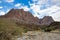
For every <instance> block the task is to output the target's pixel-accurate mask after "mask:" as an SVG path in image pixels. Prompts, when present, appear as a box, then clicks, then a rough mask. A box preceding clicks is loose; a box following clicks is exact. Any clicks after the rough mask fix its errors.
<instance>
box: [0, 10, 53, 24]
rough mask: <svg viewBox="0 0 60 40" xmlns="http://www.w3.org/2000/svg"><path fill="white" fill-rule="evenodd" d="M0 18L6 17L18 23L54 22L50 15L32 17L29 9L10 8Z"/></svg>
mask: <svg viewBox="0 0 60 40" xmlns="http://www.w3.org/2000/svg"><path fill="white" fill-rule="evenodd" d="M0 18H8V19H11V20H14V21H18V22H20V23H26V24H36V25H49V24H50V23H52V22H54V20H53V19H52V17H50V16H45V17H44V18H42V19H39V18H37V17H34V16H33V15H32V14H31V13H30V12H29V11H24V10H23V9H11V10H10V11H9V12H8V13H7V14H5V15H3V16H0Z"/></svg>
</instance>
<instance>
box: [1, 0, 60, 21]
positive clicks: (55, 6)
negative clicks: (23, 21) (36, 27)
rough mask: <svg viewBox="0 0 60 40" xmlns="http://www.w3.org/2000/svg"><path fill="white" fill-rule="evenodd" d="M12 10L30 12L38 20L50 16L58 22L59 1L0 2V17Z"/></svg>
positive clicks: (14, 0)
mask: <svg viewBox="0 0 60 40" xmlns="http://www.w3.org/2000/svg"><path fill="white" fill-rule="evenodd" d="M12 8H15V9H24V11H30V12H31V13H32V14H33V15H34V16H35V17H38V18H43V17H44V16H52V17H53V19H54V20H55V21H60V0H0V15H4V14H5V13H7V12H8V11H9V10H10V9H12Z"/></svg>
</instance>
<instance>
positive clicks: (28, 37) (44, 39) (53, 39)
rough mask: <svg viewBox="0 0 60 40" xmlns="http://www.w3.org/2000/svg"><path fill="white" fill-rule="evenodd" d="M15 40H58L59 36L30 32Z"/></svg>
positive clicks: (57, 34)
mask: <svg viewBox="0 0 60 40" xmlns="http://www.w3.org/2000/svg"><path fill="white" fill-rule="evenodd" d="M15 40H60V34H59V33H48V32H35V31H33V32H31V31H30V32H27V33H23V36H22V37H18V38H16V39H15Z"/></svg>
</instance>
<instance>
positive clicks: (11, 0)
mask: <svg viewBox="0 0 60 40" xmlns="http://www.w3.org/2000/svg"><path fill="white" fill-rule="evenodd" d="M6 2H9V3H10V2H14V0H6Z"/></svg>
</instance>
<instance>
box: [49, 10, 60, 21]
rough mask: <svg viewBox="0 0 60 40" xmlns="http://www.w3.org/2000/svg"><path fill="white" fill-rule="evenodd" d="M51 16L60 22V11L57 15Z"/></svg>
mask: <svg viewBox="0 0 60 40" xmlns="http://www.w3.org/2000/svg"><path fill="white" fill-rule="evenodd" d="M50 16H52V17H53V19H54V20H55V21H60V11H58V12H56V13H55V14H52V15H50Z"/></svg>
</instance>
